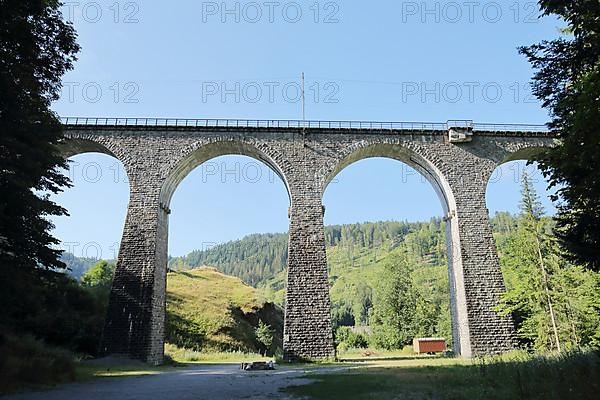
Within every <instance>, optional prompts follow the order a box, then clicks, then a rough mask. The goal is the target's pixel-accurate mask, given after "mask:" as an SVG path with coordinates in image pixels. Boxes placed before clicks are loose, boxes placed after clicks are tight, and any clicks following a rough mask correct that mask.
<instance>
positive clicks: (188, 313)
mask: <svg viewBox="0 0 600 400" xmlns="http://www.w3.org/2000/svg"><path fill="white" fill-rule="evenodd" d="M284 176H285V175H284V174H283V171H282V170H281V169H280V168H279V167H278V166H277V164H276V163H275V162H274V161H273V160H272V159H271V157H269V156H267V155H266V154H265V153H264V152H262V151H260V150H258V149H256V148H255V147H253V146H251V145H248V144H243V143H231V142H228V143H214V144H209V145H207V146H203V147H200V148H199V149H197V150H195V151H194V152H192V153H191V154H190V155H189V156H187V157H186V158H185V159H184V160H183V161H182V162H181V163H180V165H178V166H177V167H176V168H175V170H174V172H173V173H172V174H171V177H170V178H169V179H168V180H167V181H166V182H165V184H164V186H163V191H162V192H161V202H163V204H164V205H167V206H168V207H169V208H170V210H169V211H171V214H170V215H169V216H168V217H166V218H167V219H169V221H168V228H167V229H164V235H165V237H164V238H162V239H159V242H160V241H164V242H165V248H164V249H159V251H160V252H164V254H165V257H166V254H167V253H168V254H169V256H168V258H167V260H165V265H167V266H168V277H167V279H166V285H167V286H166V287H167V319H166V321H167V323H166V335H165V337H166V346H165V350H166V352H167V353H169V354H171V355H176V353H177V351H179V348H188V349H194V350H196V351H199V352H207V351H228V352H229V351H240V350H242V351H244V352H255V353H263V352H267V353H268V354H270V355H273V354H276V353H277V354H278V353H280V352H281V349H282V346H283V307H282V306H283V304H282V302H283V296H282V295H281V291H282V290H283V287H281V288H279V290H278V291H275V290H273V291H268V290H266V289H265V286H266V283H265V282H266V281H267V280H271V281H275V282H276V283H277V284H285V270H286V268H287V245H288V235H287V229H288V219H287V212H288V207H289V201H290V200H289V199H290V198H289V190H288V187H287V182H286V180H285V178H284ZM167 236H168V240H167ZM167 243H168V244H167ZM167 246H168V247H167ZM261 324H264V325H265V326H268V329H266V330H265V329H263V333H265V332H267V331H270V332H271V333H272V344H271V345H269V346H267V345H266V344H264V343H263V342H260V340H258V339H257V335H258V333H257V332H258V329H259V326H262V325H261ZM263 328H264V326H263ZM198 329H199V330H200V331H201V332H199V331H198ZM267 336H268V335H267Z"/></svg>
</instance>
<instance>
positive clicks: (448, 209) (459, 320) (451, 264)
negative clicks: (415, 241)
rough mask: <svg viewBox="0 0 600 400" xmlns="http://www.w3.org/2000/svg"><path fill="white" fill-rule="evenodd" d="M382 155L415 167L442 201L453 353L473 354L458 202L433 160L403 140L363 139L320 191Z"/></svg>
mask: <svg viewBox="0 0 600 400" xmlns="http://www.w3.org/2000/svg"><path fill="white" fill-rule="evenodd" d="M374 157H383V158H390V159H394V160H397V161H400V162H403V163H405V164H407V165H408V166H409V167H411V168H413V169H415V170H416V171H418V172H419V173H420V174H421V175H422V176H423V177H425V178H426V179H427V180H428V181H429V183H430V184H431V185H432V187H433V189H434V191H435V192H436V194H437V195H438V198H439V200H440V202H441V204H442V208H443V210H444V213H445V214H446V216H445V218H444V220H445V221H446V248H447V254H448V278H449V286H450V310H451V315H452V341H453V349H454V352H455V353H456V354H459V355H462V356H464V357H471V356H472V349H471V334H470V328H469V322H468V314H467V299H466V292H465V283H464V275H463V274H464V273H463V259H462V254H461V245H460V237H459V226H458V223H457V218H455V216H456V210H457V203H456V199H455V196H454V192H453V190H452V187H451V185H450V183H449V182H448V181H447V179H446V177H445V175H444V173H443V172H442V170H441V169H440V168H438V166H437V165H436V164H434V162H432V161H430V160H429V159H428V158H426V157H425V156H423V155H422V154H421V152H420V151H419V146H418V145H417V146H413V145H411V144H403V143H380V142H379V143H378V142H374V143H373V142H368V141H362V142H359V143H357V144H355V145H353V146H350V147H349V148H348V149H346V151H345V152H344V155H343V156H342V157H341V158H340V159H339V160H338V161H337V162H336V163H335V165H334V167H333V168H330V169H329V172H328V173H326V174H324V181H323V185H322V195H323V194H324V193H325V190H326V188H327V186H328V184H329V183H330V182H331V181H332V180H333V178H335V176H336V175H337V174H338V173H339V172H341V171H342V170H343V169H344V168H346V167H347V166H349V165H351V164H353V163H355V162H358V161H360V160H364V159H368V158H374Z"/></svg>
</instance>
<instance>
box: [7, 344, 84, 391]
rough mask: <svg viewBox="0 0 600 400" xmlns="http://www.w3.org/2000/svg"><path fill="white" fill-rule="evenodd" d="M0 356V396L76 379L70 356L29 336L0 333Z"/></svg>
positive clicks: (71, 356) (68, 353)
mask: <svg viewBox="0 0 600 400" xmlns="http://www.w3.org/2000/svg"><path fill="white" fill-rule="evenodd" d="M0 354H2V357H0V393H7V392H10V391H14V390H17V389H20V388H22V387H27V386H46V385H52V384H56V383H62V382H70V381H74V380H75V378H76V362H75V358H74V356H73V354H72V353H70V352H69V351H67V350H64V349H59V348H56V347H52V346H48V345H46V344H45V343H43V342H41V341H39V340H36V339H35V338H33V336H30V335H21V336H18V337H17V336H15V335H12V334H8V335H2V334H0Z"/></svg>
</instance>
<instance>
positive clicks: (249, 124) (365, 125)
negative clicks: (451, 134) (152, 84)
mask: <svg viewBox="0 0 600 400" xmlns="http://www.w3.org/2000/svg"><path fill="white" fill-rule="evenodd" d="M61 121H62V123H63V124H64V125H66V126H81V127H85V126H106V127H148V128H151V127H175V128H279V129H281V128H312V129H359V130H390V131H394V130H408V131H446V130H448V129H449V128H467V129H472V130H474V131H480V132H540V133H542V132H547V131H548V130H547V128H546V127H545V126H544V125H525V124H489V123H483V124H481V123H474V122H473V121H470V120H454V121H447V122H376V121H302V120H260V119H218V118H205V119H179V118H96V117H62V118H61Z"/></svg>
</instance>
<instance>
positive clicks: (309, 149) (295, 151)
mask: <svg viewBox="0 0 600 400" xmlns="http://www.w3.org/2000/svg"><path fill="white" fill-rule="evenodd" d="M65 129H66V139H65V140H64V143H63V150H64V155H65V157H69V156H72V155H75V154H80V153H85V152H102V153H106V154H109V155H111V156H113V157H115V158H117V159H119V160H120V161H121V162H122V163H123V165H124V166H125V170H126V172H127V174H128V177H129V183H130V191H131V194H130V201H129V208H128V212H127V218H126V221H125V228H124V231H123V238H122V240H121V247H120V251H119V256H118V260H117V269H116V272H115V278H114V282H113V286H112V291H111V296H110V302H109V308H108V314H107V318H106V324H105V328H104V333H103V337H102V343H101V350H102V352H103V353H104V354H116V355H123V356H127V357H132V358H136V359H142V360H145V361H147V362H148V363H151V364H160V363H162V361H163V357H164V334H165V299H166V293H165V290H166V271H167V243H168V237H167V235H168V220H169V205H170V201H171V197H172V195H173V193H174V191H175V189H176V188H177V185H178V184H179V183H180V182H181V181H182V180H183V179H184V178H185V176H186V175H187V174H188V173H189V172H190V171H192V170H193V169H194V168H196V167H197V166H199V165H200V164H202V163H203V162H205V161H208V160H210V159H212V158H215V157H218V156H222V155H230V154H237V155H245V156H249V157H253V158H255V159H256V160H259V161H261V162H263V163H265V164H267V165H268V166H269V167H270V168H272V169H273V171H274V172H275V173H276V174H277V175H278V176H279V177H281V179H282V181H283V182H284V184H285V186H286V188H287V191H288V194H289V197H290V210H289V217H290V229H289V255H288V274H287V298H286V310H285V324H284V357H285V358H286V359H287V360H289V361H299V360H318V359H327V358H332V357H334V356H335V349H334V344H333V334H332V328H331V316H330V299H329V284H328V277H327V259H326V253H325V235H324V228H323V206H322V196H323V193H324V191H325V189H326V187H327V185H328V184H329V182H331V180H332V179H333V178H334V177H335V176H336V174H337V173H338V172H340V171H341V170H342V169H343V168H345V167H346V166H348V165H350V164H351V163H353V162H356V161H359V160H361V159H364V158H369V157H388V158H392V159H396V160H399V161H402V162H404V163H406V164H408V165H409V166H410V167H412V168H414V169H416V170H417V171H419V172H421V173H422V174H423V176H424V177H425V178H427V179H428V180H429V181H430V182H431V184H432V186H433V188H434V189H435V191H436V192H437V194H438V196H439V198H440V201H441V203H442V205H443V207H444V210H445V213H446V219H447V221H448V223H447V229H448V232H447V235H446V236H447V241H448V252H449V254H448V260H449V268H448V273H449V282H450V295H451V312H452V325H453V342H454V350H455V352H456V353H457V354H459V355H462V356H464V357H472V356H478V355H484V354H495V353H500V352H503V351H506V350H509V349H511V348H513V347H514V345H515V335H514V326H513V322H512V321H511V320H510V318H508V317H500V316H498V315H497V314H496V313H495V312H494V310H493V308H494V306H495V305H496V304H497V301H498V297H499V296H500V294H501V293H502V292H503V291H504V290H505V289H504V281H503V278H502V273H501V270H500V265H499V260H498V254H497V251H496V248H495V245H494V240H493V237H492V230H491V227H490V223H489V217H488V210H487V209H486V205H485V191H486V186H487V183H488V181H489V178H490V176H491V174H492V172H493V171H494V169H495V168H496V167H497V166H498V165H500V164H502V163H504V162H507V161H510V160H517V159H527V158H529V157H531V155H532V154H535V152H537V151H540V150H541V149H543V148H545V147H548V146H551V145H552V144H553V138H552V136H551V135H549V134H547V133H535V132H516V133H515V132H495V133H493V134H492V133H487V134H486V133H478V132H473V134H472V137H471V138H470V140H469V141H466V142H460V143H450V141H449V138H448V132H447V131H445V130H421V131H419V130H415V129H410V130H402V129H396V130H393V129H391V130H386V131H374V130H369V129H320V128H319V129H315V128H307V129H301V128H260V127H254V128H249V127H246V128H233V127H231V128H229V127H223V128H218V127H190V128H188V127H175V126H144V127H136V126H106V125H83V126H79V125H75V126H72V125H67V126H66V127H65Z"/></svg>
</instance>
